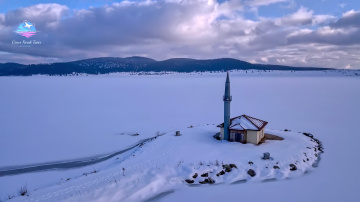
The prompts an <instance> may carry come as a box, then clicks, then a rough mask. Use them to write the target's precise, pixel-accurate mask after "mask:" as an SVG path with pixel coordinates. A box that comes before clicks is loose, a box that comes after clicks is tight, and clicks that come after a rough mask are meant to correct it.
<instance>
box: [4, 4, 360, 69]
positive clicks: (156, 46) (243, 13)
mask: <svg viewBox="0 0 360 202" xmlns="http://www.w3.org/2000/svg"><path fill="white" fill-rule="evenodd" d="M25 20H26V21H28V22H30V23H33V24H34V25H35V26H36V30H37V33H36V35H34V36H32V37H31V38H29V39H28V38H25V37H23V36H20V35H18V34H16V32H15V31H16V29H17V28H18V26H19V24H20V23H22V22H24V21H25ZM23 40H25V41H33V40H35V41H37V42H41V44H39V43H37V44H36V45H35V44H34V45H32V46H26V47H22V46H20V45H19V44H14V41H16V42H19V41H20V42H21V41H23ZM130 56H143V57H149V58H153V59H155V60H165V59H169V58H180V57H181V58H195V59H213V58H236V59H240V60H244V61H247V62H251V63H260V64H278V65H290V66H303V67H330V68H345V69H360V57H359V56H360V1H358V0H159V1H154V0H126V1H121V0H118V1H115V0H103V1H100V0H95V1H89V0H79V1H67V0H60V1H48V0H27V1H23V0H0V63H6V62H17V63H21V64H36V63H53V62H66V61H74V60H79V59H85V58H95V57H130Z"/></svg>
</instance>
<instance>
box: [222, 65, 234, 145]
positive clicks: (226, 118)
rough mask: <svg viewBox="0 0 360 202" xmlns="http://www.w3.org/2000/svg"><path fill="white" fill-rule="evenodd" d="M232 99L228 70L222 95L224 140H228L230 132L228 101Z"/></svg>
mask: <svg viewBox="0 0 360 202" xmlns="http://www.w3.org/2000/svg"><path fill="white" fill-rule="evenodd" d="M231 100H232V96H231V95H230V79H229V71H228V72H227V75H226V82H225V95H224V97H223V101H224V137H223V139H224V140H229V137H230V132H229V126H230V102H231Z"/></svg>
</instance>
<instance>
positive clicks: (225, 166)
mask: <svg viewBox="0 0 360 202" xmlns="http://www.w3.org/2000/svg"><path fill="white" fill-rule="evenodd" d="M222 167H223V168H231V167H230V165H229V164H225V165H223V166H222Z"/></svg>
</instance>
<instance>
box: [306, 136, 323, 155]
mask: <svg viewBox="0 0 360 202" xmlns="http://www.w3.org/2000/svg"><path fill="white" fill-rule="evenodd" d="M303 135H305V136H307V137H309V138H311V141H313V142H316V144H317V146H316V147H315V148H314V151H315V152H316V149H318V150H319V151H320V152H321V153H323V152H324V148H323V147H322V144H321V142H320V140H318V139H316V138H314V136H313V135H312V134H311V133H303Z"/></svg>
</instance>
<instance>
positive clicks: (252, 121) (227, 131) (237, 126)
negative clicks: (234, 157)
mask: <svg viewBox="0 0 360 202" xmlns="http://www.w3.org/2000/svg"><path fill="white" fill-rule="evenodd" d="M223 101H224V123H222V124H220V125H218V127H220V139H221V140H228V141H232V142H234V141H235V142H242V143H248V142H249V143H253V144H259V142H260V141H261V140H262V139H263V138H264V137H265V134H264V130H265V126H266V125H267V124H268V122H266V121H263V120H260V119H257V118H254V117H251V116H247V115H245V114H244V115H241V116H238V117H234V118H232V119H230V103H231V101H232V96H231V94H230V78H229V72H227V75H226V82H225V94H224V96H223Z"/></svg>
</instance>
